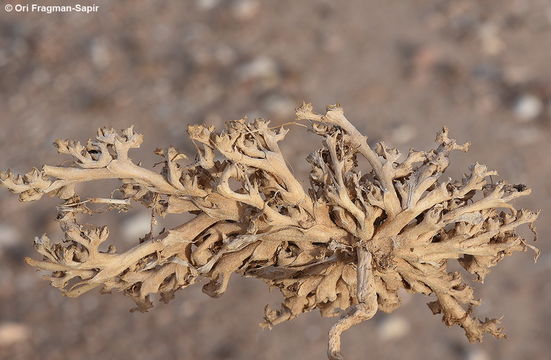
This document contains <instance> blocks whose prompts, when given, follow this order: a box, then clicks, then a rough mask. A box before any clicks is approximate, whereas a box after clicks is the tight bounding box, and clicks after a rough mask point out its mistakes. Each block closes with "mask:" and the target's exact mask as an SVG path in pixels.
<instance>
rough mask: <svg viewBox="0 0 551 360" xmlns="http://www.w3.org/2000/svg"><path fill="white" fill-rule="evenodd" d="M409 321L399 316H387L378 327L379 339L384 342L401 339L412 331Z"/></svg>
mask: <svg viewBox="0 0 551 360" xmlns="http://www.w3.org/2000/svg"><path fill="white" fill-rule="evenodd" d="M410 328H411V326H410V324H409V321H408V320H407V319H405V318H403V317H401V316H398V315H389V316H387V317H386V318H385V319H384V320H383V321H382V322H381V323H380V324H379V326H378V329H377V331H378V333H379V338H380V339H381V340H383V341H390V340H396V339H400V338H402V337H404V336H406V335H407V334H408V333H409V331H410Z"/></svg>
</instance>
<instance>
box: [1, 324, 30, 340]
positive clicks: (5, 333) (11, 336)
mask: <svg viewBox="0 0 551 360" xmlns="http://www.w3.org/2000/svg"><path fill="white" fill-rule="evenodd" d="M29 336H30V330H29V328H28V327H27V326H25V325H23V324H18V323H12V322H4V323H0V346H9V345H13V344H16V343H18V342H22V341H25V340H27V339H28V338H29Z"/></svg>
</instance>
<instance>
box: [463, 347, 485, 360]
mask: <svg viewBox="0 0 551 360" xmlns="http://www.w3.org/2000/svg"><path fill="white" fill-rule="evenodd" d="M465 360H490V357H489V356H488V354H487V353H486V352H485V351H484V350H482V349H475V350H471V351H469V352H467V356H465Z"/></svg>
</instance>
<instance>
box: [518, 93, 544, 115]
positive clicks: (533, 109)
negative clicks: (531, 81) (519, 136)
mask: <svg viewBox="0 0 551 360" xmlns="http://www.w3.org/2000/svg"><path fill="white" fill-rule="evenodd" d="M542 110H543V103H542V101H541V99H540V98H539V97H537V96H535V95H531V94H525V95H522V96H521V97H520V98H519V99H518V100H517V101H516V103H515V105H514V108H513V111H514V113H515V115H516V116H517V118H518V119H519V120H520V121H532V120H534V119H535V118H537V117H538V116H539V115H540V114H541V112H542Z"/></svg>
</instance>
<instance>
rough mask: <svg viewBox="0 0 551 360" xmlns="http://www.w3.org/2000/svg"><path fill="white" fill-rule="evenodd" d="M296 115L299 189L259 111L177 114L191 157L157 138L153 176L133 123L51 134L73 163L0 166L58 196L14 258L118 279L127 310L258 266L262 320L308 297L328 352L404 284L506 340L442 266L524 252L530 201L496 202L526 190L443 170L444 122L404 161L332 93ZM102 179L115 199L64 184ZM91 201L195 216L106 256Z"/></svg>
mask: <svg viewBox="0 0 551 360" xmlns="http://www.w3.org/2000/svg"><path fill="white" fill-rule="evenodd" d="M297 121H301V122H303V123H304V124H307V126H308V127H309V129H310V130H311V131H313V132H314V133H315V134H317V135H319V136H321V138H322V139H323V147H322V148H321V149H319V150H317V151H316V152H314V153H312V154H310V155H309V156H308V159H307V160H308V162H309V163H310V164H311V166H312V170H311V173H310V188H309V189H308V190H305V189H304V188H303V186H302V185H301V184H300V182H299V181H298V180H297V179H296V178H295V176H294V175H293V174H292V172H291V171H290V169H289V168H288V166H287V164H286V162H285V159H284V157H283V155H282V152H281V150H280V145H279V143H280V142H281V141H282V140H283V139H284V137H285V135H286V133H287V130H284V129H283V128H270V127H269V126H268V122H266V121H263V120H262V119H256V120H255V121H253V122H248V121H247V120H246V119H241V120H236V121H230V122H228V123H227V125H226V131H223V132H215V130H214V128H212V127H206V126H201V125H195V126H189V127H188V133H189V136H190V138H191V140H192V141H193V142H194V144H195V145H196V148H197V155H196V158H195V161H194V162H193V163H192V164H191V165H187V166H185V165H183V164H182V160H185V159H187V157H186V156H185V155H184V154H182V153H180V152H179V151H178V150H176V149H175V148H173V147H169V148H167V149H164V150H157V151H156V153H157V154H158V155H160V156H161V157H162V158H163V164H164V167H163V169H162V171H161V173H160V174H159V173H156V172H153V171H151V170H148V169H145V168H143V167H142V166H140V165H138V164H136V163H134V162H133V161H132V160H131V159H130V158H129V156H128V152H129V150H130V149H133V148H138V147H139V146H140V144H141V142H142V135H139V134H136V133H134V131H133V129H132V128H129V129H126V130H124V131H123V132H121V133H117V132H116V131H114V130H112V129H100V130H99V131H98V135H97V137H96V138H95V139H94V140H89V141H88V143H87V144H85V145H82V144H80V143H79V142H75V141H72V140H58V141H56V143H55V145H56V147H57V150H58V152H60V153H62V154H68V155H71V156H72V157H73V160H74V163H73V165H71V166H69V167H58V166H44V167H43V168H42V170H37V169H34V170H32V171H31V172H29V173H27V174H25V175H23V176H20V175H13V174H12V173H11V172H9V171H8V172H3V173H1V174H0V179H1V183H2V185H3V186H5V187H7V188H8V189H9V190H11V191H12V192H14V193H17V194H19V197H20V199H21V200H22V201H31V200H38V199H40V198H41V197H42V195H44V194H48V195H50V196H57V197H59V198H60V199H62V200H63V204H62V205H60V206H59V207H58V220H59V223H60V225H61V228H62V230H63V231H64V233H65V238H64V239H63V240H62V241H60V242H51V241H50V240H49V239H48V238H47V237H46V236H43V237H41V238H37V239H36V241H35V247H36V249H37V251H38V252H39V253H40V254H41V255H42V256H43V258H42V259H41V260H34V259H29V258H27V259H26V261H27V263H28V264H30V265H32V266H34V267H36V268H38V269H40V270H45V271H47V272H49V274H50V275H48V279H49V280H50V281H51V283H52V285H53V286H55V287H57V288H59V289H60V290H61V291H62V292H63V293H64V294H65V295H67V296H70V297H74V296H79V295H81V294H83V293H85V292H87V291H90V290H92V289H94V288H97V287H99V288H101V290H102V291H103V292H110V291H120V292H123V293H124V294H126V295H128V296H130V297H131V298H132V299H133V300H134V301H135V302H136V304H137V309H138V310H140V311H147V310H148V309H149V308H150V307H151V306H152V302H151V300H150V297H151V295H152V294H159V295H160V297H161V300H163V301H168V300H170V299H171V298H172V297H173V294H174V292H175V291H176V290H178V289H181V288H184V287H187V286H188V285H191V284H194V283H195V282H197V281H199V280H201V279H203V278H206V279H208V280H209V282H208V283H207V284H206V285H204V286H203V291H204V292H205V293H206V294H208V295H210V296H213V297H216V296H219V295H221V294H222V293H224V291H225V290H226V288H227V286H228V281H229V279H230V277H231V275H232V274H234V273H237V274H239V275H241V276H247V277H255V278H259V279H262V280H264V281H265V282H266V283H267V284H268V285H269V286H271V287H277V288H279V289H280V290H281V292H282V294H283V296H284V301H283V304H282V305H281V308H279V309H276V310H273V309H270V308H268V307H267V308H266V311H265V318H264V325H265V326H267V327H271V326H272V325H275V324H278V323H281V322H283V321H287V320H291V319H293V318H295V317H296V316H298V315H300V314H302V313H304V312H307V311H310V310H313V309H319V310H320V312H321V314H322V315H323V316H340V320H338V322H337V323H336V324H335V325H334V326H333V328H332V329H331V331H330V334H329V348H328V357H329V358H330V359H341V358H342V356H341V355H340V335H341V333H342V332H343V331H345V330H347V329H348V328H350V327H351V326H353V325H355V324H358V323H360V322H362V321H364V320H367V319H369V318H371V317H372V316H373V315H375V313H376V312H377V311H378V310H382V311H385V312H391V311H393V310H394V309H396V308H397V307H398V306H399V305H400V299H399V297H398V291H399V290H400V289H402V288H405V289H406V290H408V291H410V292H413V293H421V294H425V295H434V298H435V300H434V301H433V302H431V303H429V304H428V305H429V308H430V309H431V310H432V312H433V313H434V314H442V315H443V321H444V323H445V324H446V325H459V326H461V327H462V328H463V329H464V330H465V334H466V336H467V338H468V339H469V340H470V341H481V339H482V337H483V335H484V334H485V333H488V334H491V335H494V336H496V337H504V335H503V333H502V331H501V329H500V328H499V326H498V324H499V322H498V320H495V319H486V320H484V321H481V320H479V319H476V318H474V317H473V316H472V314H471V313H472V308H473V306H475V305H477V304H478V301H477V300H476V299H475V298H474V295H473V290H472V288H471V287H469V286H468V285H467V284H466V283H465V282H464V280H463V279H462V277H461V276H460V274H459V273H457V272H449V271H448V270H447V265H448V261H449V260H453V259H456V260H457V261H458V262H459V264H461V266H463V267H464V268H465V269H466V270H467V271H468V272H470V273H472V274H474V275H476V277H477V279H478V280H479V281H483V280H484V277H485V275H486V274H487V273H488V271H489V270H490V268H491V267H493V266H495V265H496V264H497V263H498V262H499V261H500V260H501V259H503V257H504V256H505V255H510V254H511V253H513V252H514V251H519V250H522V251H524V250H526V248H527V247H530V248H532V249H534V250H535V251H536V255H537V249H535V248H534V247H533V246H531V245H527V243H526V241H525V240H524V239H523V238H521V237H520V236H518V235H516V234H515V229H516V228H517V227H518V226H520V225H522V224H528V226H529V227H530V229H532V230H534V228H533V224H534V221H535V220H536V218H537V216H538V213H535V212H532V211H529V210H517V209H515V208H514V207H513V206H512V205H511V204H510V201H512V200H513V199H515V198H517V197H520V196H525V195H528V194H530V189H528V188H526V186H524V185H509V184H507V183H505V182H497V183H493V182H488V177H489V176H490V175H496V172H495V171H490V170H488V169H487V168H486V166H483V165H480V164H478V163H475V164H473V165H472V166H471V167H470V169H469V173H468V174H467V175H466V176H465V177H464V178H463V179H462V180H460V181H454V180H452V179H442V175H443V174H444V172H445V170H446V168H447V167H448V165H449V159H448V156H449V154H450V152H452V151H453V150H459V151H467V150H468V147H469V144H463V145H459V144H457V143H456V141H455V140H453V139H450V138H449V137H448V130H447V129H445V128H444V129H443V130H442V131H441V132H440V133H439V134H438V135H437V137H436V143H437V146H436V147H435V148H434V149H431V150H429V151H414V150H411V151H410V152H409V154H408V155H407V156H406V157H405V159H402V158H401V155H400V153H399V152H398V151H397V150H396V149H394V148H391V147H389V146H387V145H386V144H384V143H379V144H377V145H376V147H375V148H372V147H371V146H370V145H369V144H368V142H367V138H366V137H364V136H363V135H362V134H361V133H360V132H359V131H358V130H357V129H356V128H355V127H354V126H353V125H352V124H351V123H350V122H349V121H348V120H347V119H346V118H345V116H344V113H343V111H342V109H341V108H340V107H339V106H330V107H328V109H327V112H326V113H325V114H324V115H320V114H316V113H314V112H313V111H312V106H311V105H310V104H304V105H303V106H301V107H300V108H298V109H297ZM357 156H363V157H365V158H366V159H367V161H368V162H369V164H370V165H371V169H370V170H368V171H367V172H366V173H365V174H362V173H361V172H360V171H359V170H358V169H357V161H356V157H357ZM100 179H120V180H121V182H122V186H121V187H120V189H119V190H120V192H121V193H122V194H123V196H122V198H119V199H116V198H112V197H111V198H105V199H98V198H93V199H81V198H80V197H79V196H78V195H77V194H76V193H75V185H77V184H79V183H82V182H88V181H92V180H100ZM94 203H99V204H107V205H108V206H109V208H110V209H115V210H125V209H127V208H128V207H129V206H130V205H131V204H136V203H137V204H141V205H143V206H146V207H147V208H149V209H151V210H152V215H153V216H154V217H162V216H164V215H166V214H170V213H172V214H180V213H190V214H192V215H194V218H193V219H192V220H190V221H188V222H186V223H184V224H183V225H181V226H178V227H175V228H173V229H171V230H168V231H163V232H161V233H160V234H158V235H155V234H153V232H152V233H150V234H148V235H147V236H146V237H145V238H143V239H140V242H139V244H137V245H136V246H135V247H133V248H132V249H130V250H128V251H126V252H122V253H119V252H117V251H116V249H115V247H114V246H112V245H111V246H109V247H107V248H104V247H103V246H102V245H103V244H104V243H105V242H106V241H107V238H108V235H109V232H108V229H107V228H106V227H95V226H91V225H81V224H79V222H78V218H79V217H81V216H82V215H86V214H93V213H94V210H93V206H92V204H94Z"/></svg>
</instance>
